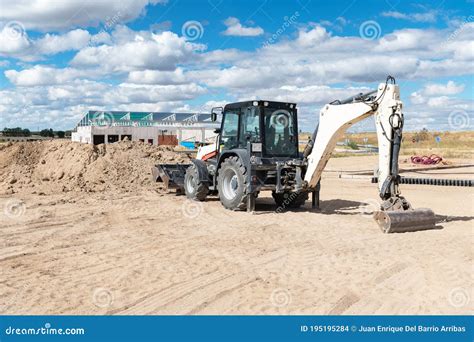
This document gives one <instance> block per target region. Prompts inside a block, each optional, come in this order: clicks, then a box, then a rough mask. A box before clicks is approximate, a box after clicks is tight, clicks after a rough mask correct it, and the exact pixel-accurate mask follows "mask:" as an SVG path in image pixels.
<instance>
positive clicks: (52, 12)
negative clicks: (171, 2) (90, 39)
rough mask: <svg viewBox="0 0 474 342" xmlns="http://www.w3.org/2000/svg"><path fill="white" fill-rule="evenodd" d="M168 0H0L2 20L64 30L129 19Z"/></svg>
mask: <svg viewBox="0 0 474 342" xmlns="http://www.w3.org/2000/svg"><path fill="white" fill-rule="evenodd" d="M164 2H166V0H121V1H115V0H98V1H93V0H83V1H66V0H63V1H57V0H35V1H31V0H15V1H11V0H0V8H1V9H2V10H1V11H0V22H8V21H12V20H15V21H19V22H21V23H22V24H23V25H24V26H25V27H26V28H27V29H39V30H48V29H49V30H63V29H67V28H71V27H87V26H97V25H99V24H100V23H106V24H107V23H108V22H110V21H114V22H115V23H117V22H120V23H123V22H127V21H130V20H132V19H135V18H137V17H138V16H139V15H140V14H142V13H143V10H144V8H145V6H146V5H148V4H157V3H164Z"/></svg>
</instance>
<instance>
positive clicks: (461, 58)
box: [0, 24, 474, 129]
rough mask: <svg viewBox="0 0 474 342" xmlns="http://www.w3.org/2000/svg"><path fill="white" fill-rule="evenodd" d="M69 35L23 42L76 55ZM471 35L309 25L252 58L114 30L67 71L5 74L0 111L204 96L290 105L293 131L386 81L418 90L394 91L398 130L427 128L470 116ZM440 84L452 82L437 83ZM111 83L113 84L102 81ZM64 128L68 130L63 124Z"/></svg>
mask: <svg viewBox="0 0 474 342" xmlns="http://www.w3.org/2000/svg"><path fill="white" fill-rule="evenodd" d="M456 30H457V33H456V34H454V32H456ZM75 31H79V32H78V33H75V34H69V33H64V34H60V35H49V36H45V37H48V40H46V39H44V40H43V42H44V43H45V44H41V45H40V44H38V41H41V39H42V38H39V39H37V40H28V42H29V44H30V45H32V46H34V50H35V51H40V46H43V50H42V51H43V56H45V55H46V53H51V54H53V53H55V51H58V50H59V48H60V47H61V46H63V47H64V48H66V47H67V48H71V49H78V48H80V47H79V46H80V45H81V44H84V42H85V39H84V38H81V35H82V34H83V33H81V30H75ZM76 35H77V36H76ZM89 35H90V33H89ZM84 36H85V35H84ZM45 37H43V38H45ZM472 37H474V26H473V25H470V24H464V26H462V28H455V27H453V28H451V29H449V30H448V29H443V30H437V29H428V30H420V29H403V30H397V31H394V32H392V33H389V34H386V35H384V36H382V37H381V38H380V39H376V40H373V41H367V40H364V39H362V38H361V37H359V36H346V37H343V36H338V35H337V34H334V33H332V34H331V33H329V32H328V31H327V30H326V29H325V28H324V27H323V26H321V25H318V24H309V25H307V27H305V28H303V27H301V28H300V29H299V30H298V32H296V36H295V37H294V38H292V39H290V38H287V39H281V40H280V41H279V42H277V43H275V44H268V45H265V46H262V47H260V48H258V49H256V50H254V51H241V50H238V49H234V48H230V49H225V50H214V51H205V48H206V47H205V46H204V45H201V44H195V43H190V42H187V41H185V39H184V38H183V37H179V36H178V35H176V34H174V33H172V32H168V31H164V32H160V33H159V34H153V33H152V32H149V31H134V30H131V29H129V28H127V27H126V26H120V25H119V26H117V27H116V28H115V29H114V30H113V31H110V32H109V33H105V34H102V36H101V38H100V42H95V43H94V44H90V45H89V46H86V47H83V48H80V50H79V52H78V53H77V54H76V56H75V57H74V58H73V59H72V61H71V62H70V65H69V66H66V67H63V68H58V67H54V66H53V65H41V66H40V65H36V66H25V69H23V70H21V69H20V70H8V71H7V72H6V73H5V74H6V76H7V78H8V79H9V80H10V82H11V83H12V84H13V85H16V86H17V87H18V88H17V89H11V90H9V91H8V92H5V91H3V92H1V93H0V112H1V114H4V113H7V114H8V117H13V116H14V115H15V113H18V112H19V111H21V108H23V107H21V105H27V106H29V107H28V108H31V113H35V112H36V111H38V112H41V113H45V115H49V114H48V113H49V111H51V112H54V111H59V110H61V109H63V110H64V111H65V112H68V111H70V112H71V113H72V112H74V113H77V111H78V110H79V109H80V110H87V109H90V108H101V107H103V108H106V109H109V110H110V109H117V110H118V109H123V110H162V109H164V108H169V109H173V110H176V109H177V108H181V109H183V110H186V108H191V107H196V106H199V101H197V98H198V97H199V96H201V95H203V94H207V96H206V100H209V99H211V101H212V100H213V99H214V100H216V99H215V98H214V97H217V96H219V99H222V98H223V97H225V98H226V100H228V101H235V100H239V99H253V98H255V97H257V98H261V99H270V100H272V99H273V100H282V101H291V102H297V103H299V108H300V115H301V117H300V119H301V123H302V127H303V128H304V129H311V126H314V124H315V119H314V115H315V113H317V112H318V111H319V109H320V107H321V106H322V105H323V104H325V103H327V102H330V101H332V100H334V99H341V98H345V97H347V96H350V95H353V94H354V93H358V92H361V91H365V90H367V89H368V88H372V87H374V86H375V85H376V84H377V83H378V82H383V81H384V80H385V77H386V76H387V75H388V74H391V75H393V76H395V77H396V78H397V80H399V81H401V82H400V83H402V84H403V83H408V84H412V85H413V84H417V83H418V82H424V85H423V86H422V87H420V89H419V90H418V91H416V92H414V93H412V94H411V96H410V94H407V93H406V92H405V89H406V87H404V86H402V96H403V97H405V98H407V97H408V98H409V99H410V101H407V102H408V103H406V104H405V111H406V113H407V123H408V125H407V126H406V127H407V129H410V128H412V129H413V127H410V125H412V124H413V123H415V122H418V121H417V120H419V119H420V118H427V120H428V119H429V120H432V124H431V125H433V126H434V125H437V124H438V123H443V122H447V117H448V114H449V112H450V111H452V110H453V109H454V108H458V109H459V108H465V109H463V110H466V111H469V112H472V100H468V99H465V100H462V99H457V98H456V97H455V96H456V95H458V94H460V92H462V91H463V90H464V88H465V87H468V86H469V85H466V86H464V85H462V84H460V83H457V82H458V81H457V80H456V79H455V78H454V77H455V76H457V75H466V74H468V73H469V70H471V69H472V60H473V59H474V57H473V56H472V54H471V55H470V54H469V52H466V47H468V46H470V44H472ZM82 39H84V40H82ZM90 39H91V40H94V39H93V38H90ZM61 40H64V41H63V42H61ZM46 42H47V44H46ZM95 44H97V46H96V45H95ZM28 49H33V48H32V47H29V48H28ZM30 51H33V50H30ZM440 77H446V78H448V79H449V78H451V79H452V81H449V82H448V81H445V82H446V83H440V82H439V81H436V79H437V78H440ZM111 78H113V79H114V81H115V82H114V84H112V83H108V79H111ZM99 79H102V80H101V81H98V80H99ZM412 82H416V83H412ZM117 83H118V84H117ZM25 87H29V88H28V89H27V90H28V91H25ZM2 97H3V98H2ZM189 100H193V101H192V105H191V104H189V103H187V102H186V101H189ZM28 113H30V111H29V112H28ZM74 115H78V114H74ZM58 120H62V119H58ZM58 122H59V121H58ZM64 122H65V124H66V123H67V124H69V125H70V124H71V120H70V119H69V118H64ZM414 127H415V128H416V126H414Z"/></svg>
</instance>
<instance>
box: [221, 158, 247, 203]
mask: <svg viewBox="0 0 474 342" xmlns="http://www.w3.org/2000/svg"><path fill="white" fill-rule="evenodd" d="M217 189H218V191H219V199H220V201H221V203H222V205H223V206H224V208H226V209H230V210H245V209H246V207H247V170H246V168H245V166H244V165H243V163H242V161H241V160H240V159H239V158H238V157H235V156H233V157H229V158H227V159H225V160H224V161H223V162H222V164H221V166H220V168H219V171H218V173H217Z"/></svg>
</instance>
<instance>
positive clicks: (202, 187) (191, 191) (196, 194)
mask: <svg viewBox="0 0 474 342" xmlns="http://www.w3.org/2000/svg"><path fill="white" fill-rule="evenodd" d="M184 192H185V193H186V197H187V198H189V199H192V200H194V201H204V200H205V199H206V197H207V194H208V193H209V186H208V184H207V182H201V181H200V180H199V174H198V170H197V167H196V165H194V164H193V165H191V166H189V167H188V168H187V169H186V174H185V175H184Z"/></svg>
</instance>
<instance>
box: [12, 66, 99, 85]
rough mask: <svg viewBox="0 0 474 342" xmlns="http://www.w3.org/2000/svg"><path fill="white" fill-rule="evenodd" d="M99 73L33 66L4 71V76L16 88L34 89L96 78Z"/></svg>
mask: <svg viewBox="0 0 474 342" xmlns="http://www.w3.org/2000/svg"><path fill="white" fill-rule="evenodd" d="M101 75H103V74H101V71H100V70H97V69H95V70H94V69H90V70H80V69H76V68H63V69H58V68H53V67H50V66H42V65H35V66H34V67H33V68H30V69H23V70H21V71H17V70H6V71H5V76H6V77H7V78H8V80H9V81H10V82H11V83H13V84H14V85H16V86H18V87H34V86H39V85H54V84H64V83H67V82H69V81H72V80H75V79H78V78H97V77H100V76H101Z"/></svg>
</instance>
